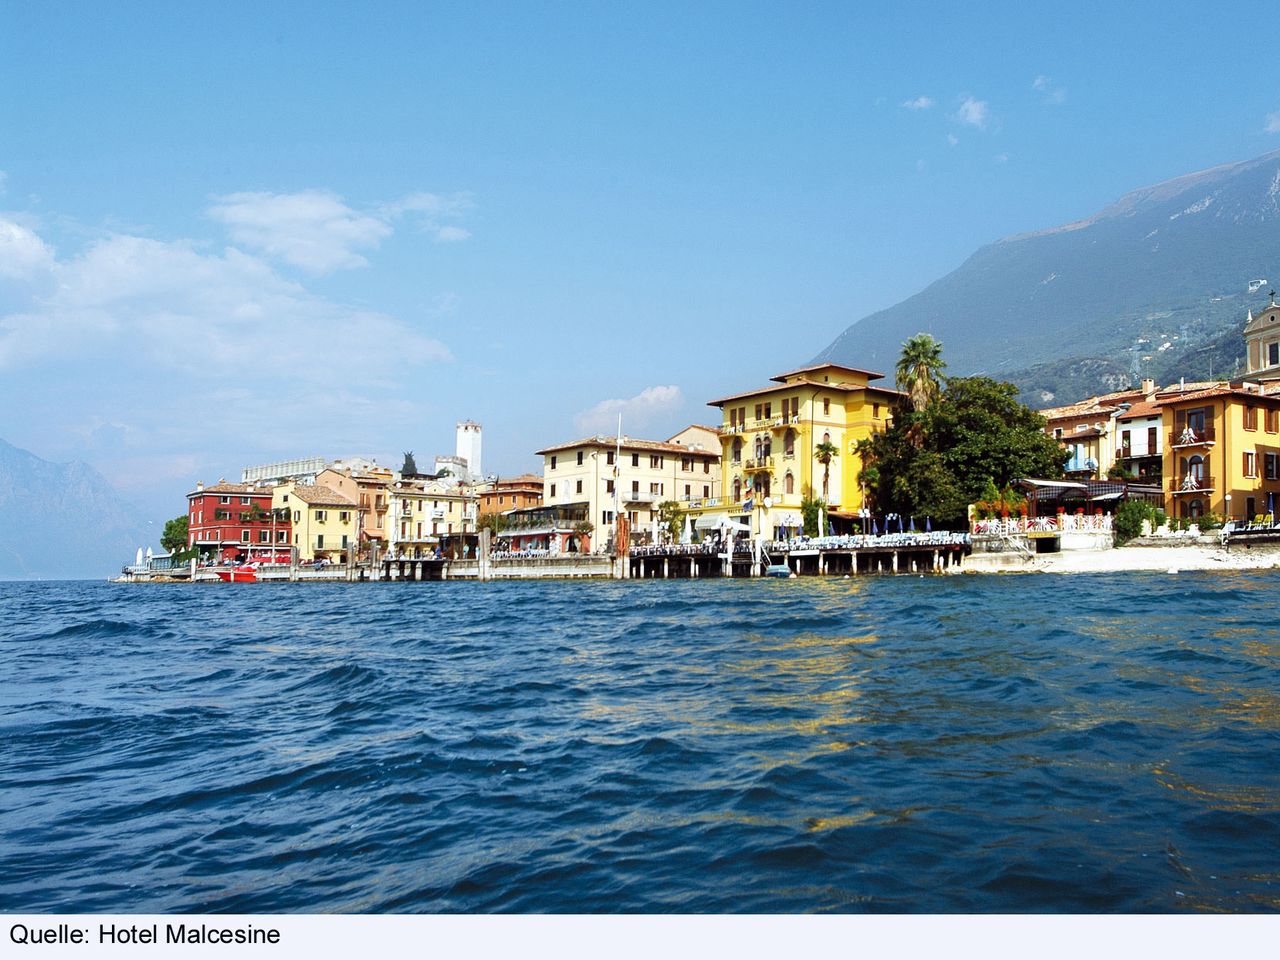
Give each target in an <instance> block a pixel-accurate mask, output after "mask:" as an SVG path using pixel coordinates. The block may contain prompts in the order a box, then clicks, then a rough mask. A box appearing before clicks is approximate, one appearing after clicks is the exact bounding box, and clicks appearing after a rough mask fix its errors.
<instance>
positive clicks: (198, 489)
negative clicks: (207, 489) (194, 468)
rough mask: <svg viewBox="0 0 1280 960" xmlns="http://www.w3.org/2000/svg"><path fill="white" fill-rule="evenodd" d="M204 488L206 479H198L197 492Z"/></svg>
mask: <svg viewBox="0 0 1280 960" xmlns="http://www.w3.org/2000/svg"><path fill="white" fill-rule="evenodd" d="M203 489H204V481H203V480H197V481H196V493H199V492H200V491H201V490H203Z"/></svg>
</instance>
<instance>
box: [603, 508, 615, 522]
mask: <svg viewBox="0 0 1280 960" xmlns="http://www.w3.org/2000/svg"><path fill="white" fill-rule="evenodd" d="M600 522H601V523H613V511H612V510H604V511H601V513H600Z"/></svg>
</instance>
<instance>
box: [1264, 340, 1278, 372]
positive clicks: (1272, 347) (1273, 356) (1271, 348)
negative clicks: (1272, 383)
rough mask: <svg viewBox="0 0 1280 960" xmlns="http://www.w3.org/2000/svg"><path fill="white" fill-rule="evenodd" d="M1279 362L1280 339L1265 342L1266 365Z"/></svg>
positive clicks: (1271, 365)
mask: <svg viewBox="0 0 1280 960" xmlns="http://www.w3.org/2000/svg"><path fill="white" fill-rule="evenodd" d="M1278 363H1280V340H1278V341H1276V342H1275V343H1268V344H1267V366H1269V367H1274V366H1275V365H1276V364H1278Z"/></svg>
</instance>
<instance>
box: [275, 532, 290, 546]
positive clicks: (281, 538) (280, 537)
mask: <svg viewBox="0 0 1280 960" xmlns="http://www.w3.org/2000/svg"><path fill="white" fill-rule="evenodd" d="M288 536H289V535H288V534H287V533H285V532H284V531H283V530H277V531H276V543H287V542H288Z"/></svg>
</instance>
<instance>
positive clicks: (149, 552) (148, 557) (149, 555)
mask: <svg viewBox="0 0 1280 960" xmlns="http://www.w3.org/2000/svg"><path fill="white" fill-rule="evenodd" d="M147 559H148V560H150V559H151V548H150V547H147Z"/></svg>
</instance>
